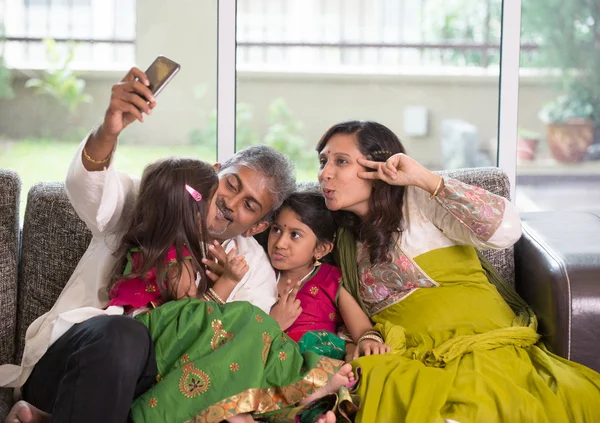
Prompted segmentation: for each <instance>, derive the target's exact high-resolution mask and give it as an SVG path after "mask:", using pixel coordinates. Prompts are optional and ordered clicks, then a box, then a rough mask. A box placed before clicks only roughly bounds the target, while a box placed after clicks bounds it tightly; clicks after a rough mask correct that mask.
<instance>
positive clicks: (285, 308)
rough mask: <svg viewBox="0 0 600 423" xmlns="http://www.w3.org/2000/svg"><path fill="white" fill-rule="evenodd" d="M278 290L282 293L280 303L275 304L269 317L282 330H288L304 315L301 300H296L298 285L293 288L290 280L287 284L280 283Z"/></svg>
mask: <svg viewBox="0 0 600 423" xmlns="http://www.w3.org/2000/svg"><path fill="white" fill-rule="evenodd" d="M277 290H278V291H279V292H280V294H279V301H277V303H275V305H274V306H273V308H272V309H271V313H269V315H270V316H271V317H272V318H273V319H275V320H277V323H279V326H280V327H281V330H286V329H288V328H289V327H290V326H292V325H293V324H294V322H295V321H296V319H297V318H298V316H300V314H301V313H302V307H301V306H300V300H299V299H297V298H296V294H297V293H298V285H296V286H295V287H293V285H292V281H291V280H289V279H288V281H287V282H286V283H285V284H281V282H280V283H279V285H278V287H277Z"/></svg>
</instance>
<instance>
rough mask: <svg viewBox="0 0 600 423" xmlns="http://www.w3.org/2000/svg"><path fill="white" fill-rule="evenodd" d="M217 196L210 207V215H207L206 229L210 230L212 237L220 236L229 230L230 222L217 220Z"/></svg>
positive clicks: (214, 196) (213, 197) (211, 200)
mask: <svg viewBox="0 0 600 423" xmlns="http://www.w3.org/2000/svg"><path fill="white" fill-rule="evenodd" d="M216 201H217V195H216V194H215V195H213V196H212V198H211V199H210V204H209V206H208V214H207V215H206V227H207V228H210V234H211V235H220V234H222V233H223V232H225V231H226V230H227V226H228V225H229V221H228V220H225V219H215V216H216V215H217V205H216Z"/></svg>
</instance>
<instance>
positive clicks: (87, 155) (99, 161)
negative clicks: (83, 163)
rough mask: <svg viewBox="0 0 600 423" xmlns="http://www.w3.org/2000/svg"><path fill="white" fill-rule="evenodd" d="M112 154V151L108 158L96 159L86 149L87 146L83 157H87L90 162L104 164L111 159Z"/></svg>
mask: <svg viewBox="0 0 600 423" xmlns="http://www.w3.org/2000/svg"><path fill="white" fill-rule="evenodd" d="M110 156H112V153H110V154H109V155H108V157H107V158H106V159H104V160H94V159H92V158H91V157H90V156H89V154H88V153H87V151H85V147H83V157H85V159H86V160H87V161H88V162H90V163H94V164H104V163H106V162H107V161H109V160H110Z"/></svg>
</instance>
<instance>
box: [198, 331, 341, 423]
mask: <svg viewBox="0 0 600 423" xmlns="http://www.w3.org/2000/svg"><path fill="white" fill-rule="evenodd" d="M263 335H264V334H263ZM263 339H264V338H263ZM343 364H344V363H343V362H342V361H339V360H334V359H331V358H327V357H322V358H321V359H320V360H319V362H318V363H317V364H316V366H315V367H314V368H313V369H311V370H310V371H309V372H308V373H307V374H305V375H304V377H303V378H302V379H301V380H299V381H298V382H296V383H294V384H292V385H288V386H285V387H281V388H275V389H273V388H270V389H257V388H252V389H248V390H246V391H243V392H241V393H239V394H236V395H233V396H231V397H229V398H225V399H224V400H222V401H219V402H218V403H216V404H213V405H211V406H210V407H208V408H206V409H204V411H202V412H201V413H199V414H197V415H196V416H195V417H194V418H192V419H191V420H190V421H191V422H204V423H218V422H221V421H223V420H226V419H228V418H229V417H231V416H234V415H237V414H241V413H257V414H263V413H268V412H270V411H276V410H282V409H284V408H287V407H289V406H290V405H293V404H297V403H298V402H299V401H301V400H302V399H303V398H305V397H307V396H308V395H310V394H312V393H313V392H315V391H317V390H318V389H320V388H322V387H323V386H325V384H326V383H327V381H328V380H329V379H331V377H332V376H333V375H334V374H335V372H336V371H337V370H338V369H339V368H340V367H341V366H342V365H343ZM304 371H306V370H304ZM293 411H294V414H295V412H296V410H295V409H293Z"/></svg>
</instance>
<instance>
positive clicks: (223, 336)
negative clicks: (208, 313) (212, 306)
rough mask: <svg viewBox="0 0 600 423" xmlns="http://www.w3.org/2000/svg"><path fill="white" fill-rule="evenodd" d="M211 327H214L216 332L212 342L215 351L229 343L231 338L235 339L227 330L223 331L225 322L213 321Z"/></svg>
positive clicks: (211, 345)
mask: <svg viewBox="0 0 600 423" xmlns="http://www.w3.org/2000/svg"><path fill="white" fill-rule="evenodd" d="M211 326H212V328H213V330H214V331H215V334H214V335H213V337H212V339H211V341H210V347H211V348H212V349H213V351H214V350H216V349H217V348H219V347H220V346H221V345H223V344H225V343H226V342H227V341H229V340H230V339H231V338H233V334H231V333H228V332H226V331H225V330H223V322H222V321H220V320H218V319H215V320H213V321H212V323H211Z"/></svg>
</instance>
